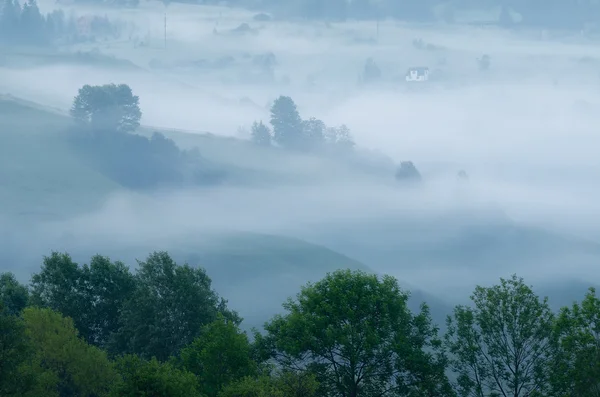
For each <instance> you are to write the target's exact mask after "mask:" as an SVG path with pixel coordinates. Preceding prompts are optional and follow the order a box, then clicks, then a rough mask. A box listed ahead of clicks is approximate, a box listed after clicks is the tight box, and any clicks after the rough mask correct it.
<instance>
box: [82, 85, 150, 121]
mask: <svg viewBox="0 0 600 397" xmlns="http://www.w3.org/2000/svg"><path fill="white" fill-rule="evenodd" d="M71 116H72V117H73V118H74V119H75V120H76V121H78V122H79V123H81V124H84V125H88V126H89V127H90V128H91V129H92V131H94V132H133V131H135V130H136V129H137V128H138V127H139V125H140V119H141V117H142V111H141V110H140V105H139V97H138V96H137V95H133V92H132V91H131V88H130V87H129V86H128V85H127V84H119V85H116V84H105V85H101V86H91V85H88V84H86V85H84V86H83V87H81V88H80V89H79V92H78V94H77V96H76V97H75V98H74V99H73V105H72V107H71Z"/></svg>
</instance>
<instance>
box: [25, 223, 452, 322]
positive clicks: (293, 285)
mask: <svg viewBox="0 0 600 397" xmlns="http://www.w3.org/2000/svg"><path fill="white" fill-rule="evenodd" d="M103 246H105V247H107V248H105V249H103V250H102V253H103V254H105V255H109V256H111V257H112V258H113V259H121V260H124V261H125V262H126V263H130V264H132V263H135V259H143V258H144V257H145V256H146V255H147V254H148V253H149V252H150V251H152V250H168V251H169V252H170V253H171V255H172V256H173V258H174V259H175V260H177V261H178V262H187V263H189V264H190V265H193V266H202V267H204V268H205V269H206V270H207V273H208V275H209V276H210V277H211V279H212V280H213V284H214V287H215V288H216V290H217V291H218V292H219V293H220V294H221V295H222V296H224V297H225V298H227V299H228V300H229V302H230V304H231V306H232V307H233V308H235V309H236V310H238V311H239V312H240V313H241V315H242V316H243V317H244V319H245V321H244V327H245V328H247V329H249V328H251V327H260V326H262V324H263V322H264V321H266V320H267V319H268V318H270V317H271V316H272V315H273V314H274V313H277V312H279V311H281V304H282V303H283V302H284V301H285V299H287V298H288V297H292V296H294V295H295V294H296V293H298V292H299V291H300V287H301V286H302V285H304V284H306V283H307V282H309V281H313V282H314V281H318V280H319V279H321V278H322V277H323V276H324V275H325V274H326V273H327V272H332V271H334V270H336V269H353V270H363V271H367V272H372V271H373V270H372V269H370V268H369V267H368V266H366V265H365V264H363V263H361V262H359V261H356V260H354V259H352V258H350V257H348V256H346V255H343V254H340V253H338V252H336V251H333V250H331V249H329V248H326V247H324V246H322V245H318V244H311V243H308V242H306V241H304V240H300V239H297V238H292V237H286V236H275V235H267V234H258V233H222V234H217V235H214V234H213V235H195V236H188V237H186V238H185V239H183V240H181V239H178V240H177V241H176V242H165V244H164V245H162V246H151V245H148V246H141V245H140V246H135V247H133V246H131V245H124V244H123V245H119V244H118V243H109V244H107V243H103ZM71 252H72V253H73V254H74V256H75V257H76V259H77V260H79V261H82V262H84V261H87V260H88V259H89V257H90V256H91V255H93V254H95V253H96V252H97V249H96V248H89V249H88V248H80V249H78V250H76V251H73V250H72V251H71ZM33 268H35V266H34V267H33ZM423 301H426V302H427V303H428V304H429V305H430V308H431V313H432V316H433V318H434V320H436V322H438V323H439V324H440V325H443V322H444V319H445V316H446V315H447V314H448V313H449V312H450V310H451V306H449V305H448V304H446V303H445V302H443V301H441V300H439V299H437V298H435V297H434V296H432V295H430V294H427V293H425V292H423V291H418V290H413V291H411V300H410V307H411V309H412V310H418V308H419V305H420V304H421V302H423Z"/></svg>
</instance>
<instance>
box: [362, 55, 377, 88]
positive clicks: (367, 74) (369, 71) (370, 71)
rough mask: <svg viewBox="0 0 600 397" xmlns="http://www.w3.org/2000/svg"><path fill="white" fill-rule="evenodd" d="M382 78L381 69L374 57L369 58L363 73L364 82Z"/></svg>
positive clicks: (367, 82) (372, 81)
mask: <svg viewBox="0 0 600 397" xmlns="http://www.w3.org/2000/svg"><path fill="white" fill-rule="evenodd" d="M380 79H381V70H380V69H379V66H377V64H376V63H375V61H374V60H373V58H368V59H367V60H366V61H365V66H364V69H363V73H362V82H363V83H366V84H369V83H374V82H376V81H378V80H380Z"/></svg>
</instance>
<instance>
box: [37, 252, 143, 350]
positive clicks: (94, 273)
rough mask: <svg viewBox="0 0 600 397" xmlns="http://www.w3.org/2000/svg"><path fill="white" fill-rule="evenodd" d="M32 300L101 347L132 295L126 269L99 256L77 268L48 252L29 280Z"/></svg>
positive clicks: (62, 256)
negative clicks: (72, 323)
mask: <svg viewBox="0 0 600 397" xmlns="http://www.w3.org/2000/svg"><path fill="white" fill-rule="evenodd" d="M31 286H32V301H33V303H34V304H36V305H38V306H42V307H48V308H51V309H53V310H56V311H58V312H60V313H62V314H63V315H65V316H68V317H70V318H72V319H73V321H74V323H75V326H76V328H77V329H78V331H79V334H80V335H81V336H82V337H83V338H84V339H85V340H86V341H87V342H88V343H91V344H94V345H97V346H101V347H104V346H106V345H107V343H108V341H109V340H110V339H111V336H112V335H113V333H115V332H116V331H117V330H118V329H119V327H120V312H121V310H122V308H123V305H124V304H125V301H126V300H127V299H129V297H130V296H131V295H132V294H133V291H134V289H135V279H134V277H133V275H132V274H131V273H130V271H129V269H128V268H127V266H125V265H124V264H123V263H121V262H118V261H117V262H111V261H110V259H109V258H107V257H103V256H100V255H95V256H93V257H92V259H91V261H90V264H89V265H83V266H79V265H78V264H77V263H76V262H74V261H73V259H72V258H71V256H70V255H69V254H67V253H58V252H52V254H51V255H50V256H47V257H45V258H44V262H43V264H42V267H41V271H40V272H39V273H37V274H35V275H33V277H32V281H31Z"/></svg>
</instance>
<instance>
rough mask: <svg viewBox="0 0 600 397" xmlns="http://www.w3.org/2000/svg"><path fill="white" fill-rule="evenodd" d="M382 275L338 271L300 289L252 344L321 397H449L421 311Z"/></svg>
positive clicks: (435, 342) (436, 345)
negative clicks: (315, 385)
mask: <svg viewBox="0 0 600 397" xmlns="http://www.w3.org/2000/svg"><path fill="white" fill-rule="evenodd" d="M407 301H408V294H407V293H405V292H403V291H402V290H401V289H400V287H399V286H398V282H397V280H396V279H394V278H393V277H390V276H384V277H383V278H381V279H380V278H379V277H377V276H376V275H370V274H366V273H363V272H360V271H357V272H352V271H350V270H340V271H336V272H334V273H330V274H328V275H327V276H326V277H325V278H324V279H323V280H321V281H319V282H317V283H315V284H308V285H307V286H305V287H303V288H302V290H301V292H300V293H299V294H298V296H297V298H296V299H295V300H292V299H289V300H288V301H287V302H286V303H285V304H284V305H283V306H284V308H285V310H286V313H285V314H284V315H278V316H275V318H274V319H273V320H272V321H271V322H269V323H267V324H266V326H265V329H266V331H267V336H265V337H261V336H260V335H257V343H258V344H259V345H260V346H263V347H265V348H266V350H267V351H270V353H271V356H272V357H273V358H274V359H276V360H277V361H278V362H279V364H280V365H281V366H282V367H283V368H288V369H294V370H304V371H307V372H309V373H310V372H312V373H315V374H316V377H317V380H318V381H319V383H320V386H321V387H322V390H321V393H319V395H327V396H330V395H331V396H352V397H355V396H361V395H364V396H397V395H402V396H452V395H453V391H452V388H451V386H450V384H449V382H448V379H447V378H446V375H445V373H444V371H445V368H446V359H445V357H444V354H443V352H442V351H441V350H440V347H441V341H440V340H439V339H438V338H437V330H436V328H435V327H434V326H432V324H431V319H430V316H429V311H428V308H427V306H426V305H423V307H422V311H421V313H419V314H417V315H413V314H412V313H411V312H410V310H409V309H408V307H407Z"/></svg>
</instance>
